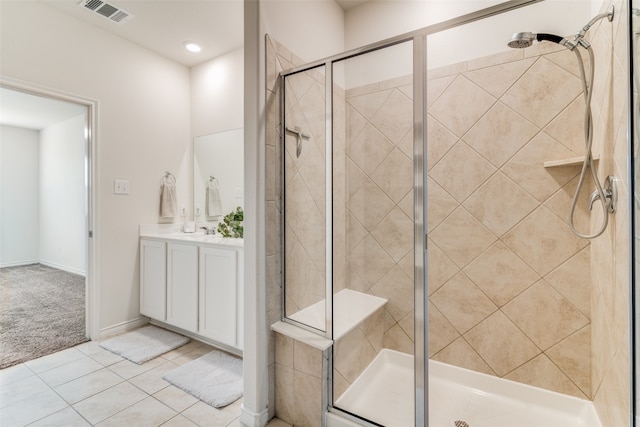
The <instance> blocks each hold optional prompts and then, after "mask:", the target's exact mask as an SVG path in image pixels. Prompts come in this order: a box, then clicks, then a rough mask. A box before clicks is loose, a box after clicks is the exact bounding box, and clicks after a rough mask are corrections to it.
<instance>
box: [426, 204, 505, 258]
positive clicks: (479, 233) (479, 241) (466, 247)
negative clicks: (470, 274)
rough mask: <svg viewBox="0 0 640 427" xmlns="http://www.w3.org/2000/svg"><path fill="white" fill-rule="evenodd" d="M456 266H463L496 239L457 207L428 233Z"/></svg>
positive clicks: (463, 210) (462, 209)
mask: <svg viewBox="0 0 640 427" xmlns="http://www.w3.org/2000/svg"><path fill="white" fill-rule="evenodd" d="M430 237H431V239H432V240H433V241H434V242H435V243H436V245H438V247H439V248H440V249H442V251H443V252H444V253H445V254H446V255H447V256H448V257H449V258H450V259H451V260H452V261H453V262H454V263H456V265H457V266H458V267H464V266H465V265H467V264H468V263H470V262H471V261H473V260H474V259H475V258H476V257H477V256H478V255H480V254H481V253H482V252H483V251H484V250H485V249H487V248H488V247H489V246H491V244H493V242H495V241H496V236H495V235H494V234H493V233H491V232H490V231H489V230H488V229H487V228H486V227H485V226H483V225H482V224H481V223H480V222H479V221H478V220H477V219H475V218H474V217H473V216H471V214H469V213H468V212H467V211H466V210H465V209H464V208H458V209H457V210H456V211H454V212H453V213H452V214H451V215H449V217H447V219H445V220H444V221H443V222H442V223H441V224H440V225H439V226H438V227H437V228H436V229H435V230H433V232H431V234H430Z"/></svg>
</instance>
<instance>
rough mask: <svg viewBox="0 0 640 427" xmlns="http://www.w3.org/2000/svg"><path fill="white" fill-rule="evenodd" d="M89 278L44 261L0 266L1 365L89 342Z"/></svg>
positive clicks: (3, 366)
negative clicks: (87, 300)
mask: <svg viewBox="0 0 640 427" xmlns="http://www.w3.org/2000/svg"><path fill="white" fill-rule="evenodd" d="M84 281H85V280H84V277H83V276H80V275H77V274H73V273H68V272H65V271H61V270H57V269H55V268H51V267H47V266H45V265H42V264H31V265H26V266H19V267H6V268H0V369H2V368H6V367H9V366H12V365H16V364H18V363H21V362H26V361H28V360H32V359H36V358H38V357H41V356H46V355H47V354H51V353H55V352H56V351H60V350H63V349H66V348H69V347H73V346H74V345H77V344H80V343H83V342H85V341H88V338H87V337H86V336H85V296H84Z"/></svg>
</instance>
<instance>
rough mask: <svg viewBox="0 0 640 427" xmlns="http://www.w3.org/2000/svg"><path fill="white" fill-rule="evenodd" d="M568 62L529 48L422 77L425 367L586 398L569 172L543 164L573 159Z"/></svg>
mask: <svg viewBox="0 0 640 427" xmlns="http://www.w3.org/2000/svg"><path fill="white" fill-rule="evenodd" d="M574 58H575V57H574V55H573V53H571V52H570V51H568V50H566V49H564V48H558V47H557V46H556V45H550V44H538V45H535V46H534V47H532V48H530V49H527V50H514V51H509V52H505V53H504V54H499V55H495V56H492V57H489V58H482V59H481V60H476V61H470V62H467V63H462V64H456V65H455V66H452V67H447V69H441V70H432V72H430V73H429V74H428V77H429V76H430V78H429V81H428V100H427V102H428V109H427V111H428V114H427V132H428V137H427V141H428V143H427V158H428V169H429V171H428V176H429V183H428V189H429V190H428V229H429V265H428V272H429V308H430V312H429V334H430V335H429V353H430V354H429V355H430V357H432V358H433V359H436V360H439V361H443V362H446V363H450V364H453V365H458V366H462V367H465V368H469V369H473V370H476V371H480V372H484V373H488V374H492V375H497V376H499V377H504V378H508V379H511V380H515V381H519V382H523V383H526V384H530V385H534V386H537V387H542V388H547V389H550V390H553V391H557V392H561V393H565V394H570V395H574V396H578V397H581V398H590V397H591V365H590V363H591V360H590V352H591V350H590V346H591V344H590V342H591V328H590V318H591V303H590V291H591V278H590V275H589V274H588V273H589V264H590V246H589V242H588V241H587V240H583V239H579V238H577V237H575V236H574V235H573V234H572V233H571V231H570V229H569V226H568V214H569V205H570V200H571V197H572V196H573V193H574V191H575V188H576V180H577V178H576V176H577V175H578V173H579V167H578V166H560V167H555V168H545V167H544V165H543V164H544V162H545V161H550V160H561V159H566V158H571V157H576V156H579V155H581V154H583V152H582V146H583V142H582V140H581V138H580V135H581V132H582V117H583V116H582V111H583V106H584V104H583V102H584V101H583V99H582V95H581V82H580V77H579V76H580V74H579V69H578V66H577V63H576V62H575V59H574ZM585 197H586V195H583V196H582V197H581V203H580V205H579V206H580V208H579V209H578V210H577V212H576V225H577V227H578V228H579V229H581V230H583V231H588V227H589V223H588V215H587V212H585V210H584V206H585V203H586V200H585Z"/></svg>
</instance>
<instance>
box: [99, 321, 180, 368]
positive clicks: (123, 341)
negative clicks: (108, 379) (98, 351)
mask: <svg viewBox="0 0 640 427" xmlns="http://www.w3.org/2000/svg"><path fill="white" fill-rule="evenodd" d="M189 341H190V340H189V338H187V337H183V336H182V335H179V334H176V333H174V332H171V331H167V330H165V329H161V328H158V327H156V326H145V327H144V328H140V329H137V330H135V331H133V332H129V333H128V334H124V335H121V336H119V337H115V338H111V339H110V340H107V341H104V342H103V343H101V344H100V347H102V348H104V349H106V350H109V351H110V352H112V353H115V354H118V355H120V356H122V357H124V358H125V359H129V360H131V361H132V362H135V363H137V364H142V363H144V362H146V361H147V360H151V359H153V358H156V357H158V356H160V355H161V354H164V353H166V352H168V351H171V350H174V349H176V348H178V347H181V346H183V345H185V344H186V343H188V342H189Z"/></svg>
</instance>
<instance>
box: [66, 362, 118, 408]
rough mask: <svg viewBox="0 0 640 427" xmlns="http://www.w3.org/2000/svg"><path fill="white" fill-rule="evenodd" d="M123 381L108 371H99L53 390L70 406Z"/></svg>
mask: <svg viewBox="0 0 640 427" xmlns="http://www.w3.org/2000/svg"><path fill="white" fill-rule="evenodd" d="M122 382H124V380H123V379H122V378H121V377H120V376H118V375H116V374H114V373H113V372H111V371H110V370H108V369H105V368H103V369H101V370H99V371H96V372H92V373H90V374H88V375H85V376H83V377H80V378H78V379H75V380H73V381H69V382H68V383H66V384H62V385H60V386H58V387H56V388H55V391H56V393H58V394H59V395H60V396H62V398H63V399H64V400H66V401H67V402H68V403H70V404H74V403H77V402H80V401H81V400H83V399H86V398H88V397H91V396H93V395H94V394H98V393H100V392H102V391H105V390H107V389H108V388H111V387H113V386H115V385H117V384H120V383H122Z"/></svg>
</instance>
